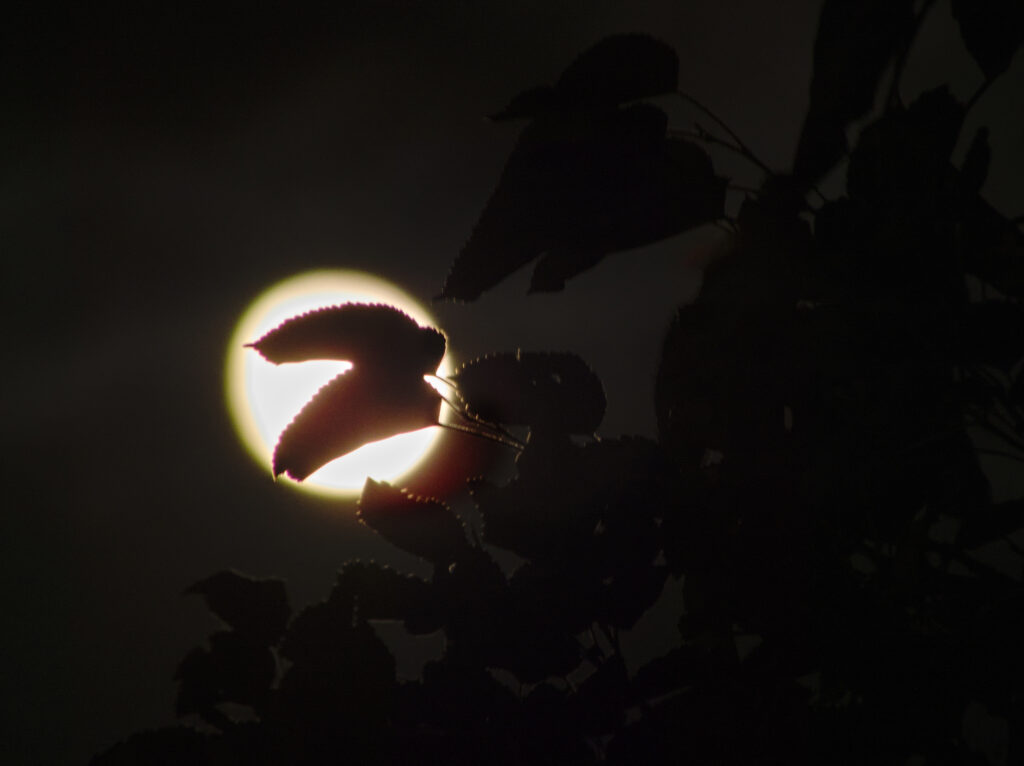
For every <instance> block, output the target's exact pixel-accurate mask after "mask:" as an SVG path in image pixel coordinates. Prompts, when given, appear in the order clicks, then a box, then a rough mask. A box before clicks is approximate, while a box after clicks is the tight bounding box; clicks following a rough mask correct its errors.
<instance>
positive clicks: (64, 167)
mask: <svg viewBox="0 0 1024 766" xmlns="http://www.w3.org/2000/svg"><path fill="white" fill-rule="evenodd" d="M150 5H151V6H152V7H149V6H150ZM819 5H820V3H819V2H816V1H815V0H786V1H785V2H777V3H764V2H754V1H753V0H720V1H718V2H704V1H703V0H695V1H694V2H638V3H620V2H611V0H599V1H595V0H586V1H584V0H571V1H569V2H558V3H551V2H542V1H541V0H528V1H527V2H511V0H508V1H507V2H500V1H497V0H488V1H487V2H468V0H444V1H443V2H418V1H416V0H387V1H385V0H380V1H379V2H369V0H359V2H350V3H338V4H334V3H325V4H323V5H322V6H319V7H317V8H316V9H314V10H312V11H310V12H309V13H308V14H306V15H299V14H296V13H289V14H288V15H287V16H281V15H279V14H278V13H277V12H273V11H270V10H260V9H254V8H252V7H247V6H242V5H240V6H239V10H238V11H237V12H228V11H222V10H213V9H207V10H198V11H197V10H192V9H191V8H190V9H188V10H186V9H185V7H184V6H181V7H176V6H175V4H155V3H154V4H132V5H127V4H126V5H125V8H124V9H122V10H120V11H109V12H108V11H104V12H96V11H95V10H93V9H90V10H85V9H79V10H77V11H75V12H74V13H76V14H78V15H77V16H75V15H69V16H57V15H56V14H54V15H45V14H43V13H42V12H40V11H37V10H34V9H32V10H30V9H26V10H24V11H23V12H21V13H15V14H14V17H13V19H11V20H7V21H5V24H4V29H3V31H2V32H0V36H2V37H3V48H2V50H0V56H2V57H3V59H2V62H0V63H2V67H0V83H2V86H0V87H2V88H3V92H4V96H3V100H2V104H0V109H2V110H3V119H2V120H0V141H2V155H0V156H2V162H0V232H2V234H0V247H2V253H3V254H2V263H3V276H2V279H0V290H2V307H3V308H2V311H3V313H4V322H5V333H4V341H5V343H4V346H5V348H4V358H5V359H6V363H5V364H4V374H3V378H2V379H3V383H2V385H3V395H2V397H0V407H2V408H3V423H4V426H3V433H4V435H5V438H4V446H3V457H2V463H0V471H2V474H3V497H4V500H3V507H4V513H3V528H2V534H0V545H2V546H3V547H2V554H0V562H2V564H0V566H2V587H3V612H4V615H5V616H4V627H3V631H2V640H3V644H2V647H3V656H4V663H3V669H2V671H0V679H2V680H0V683H2V686H3V688H2V692H3V706H4V707H3V711H2V713H0V726H2V727H3V731H2V732H0V760H2V761H3V762H4V763H12V764H17V763H27V764H28V763H63V762H67V763H82V762H84V761H85V760H87V759H88V757H89V756H90V755H92V754H94V753H95V752H97V751H98V750H99V749H102V748H105V747H107V746H109V745H111V744H113V743H114V742H115V741H117V740H118V739H121V738H123V737H125V736H127V735H128V734H130V733H132V732H134V731H137V730H139V729H142V728H147V727H154V726H160V725H166V724H169V723H171V722H172V720H173V697H174V684H173V681H172V675H173V672H174V668H175V666H176V664H177V662H178V661H179V660H180V659H181V657H182V656H183V655H184V654H185V653H186V651H187V650H188V649H189V648H190V647H192V646H194V645H196V644H197V643H199V642H201V641H202V640H203V639H204V637H205V635H206V634H207V633H209V632H210V630H211V629H212V628H213V626H214V625H215V620H214V618H213V617H212V616H209V615H208V614H207V612H206V610H205V609H204V607H203V605H202V604H201V602H200V601H199V600H198V599H194V598H183V597H182V596H181V595H180V594H181V591H182V590H183V589H184V588H185V587H186V586H188V585H189V584H191V583H192V582H194V581H196V580H198V579H200V578H202V577H204V576H206V575H209V574H211V573H213V572H215V571H217V570H220V569H223V568H226V567H233V568H236V569H238V570H240V571H242V572H245V573H248V574H251V575H253V576H259V577H266V576H281V577H284V578H286V579H287V581H288V584H289V591H290V596H291V599H292V603H293V605H294V606H302V605H304V604H307V603H310V602H312V601H315V600H317V599H320V598H322V597H324V596H325V595H326V594H327V592H328V591H329V589H330V587H331V584H332V582H333V579H334V572H335V571H336V570H337V569H338V567H340V565H341V564H342V563H343V562H344V561H346V560H347V559H349V558H353V557H363V558H370V557H373V558H376V559H377V560H379V561H384V562H387V563H390V564H393V565H396V566H400V567H404V568H408V569H414V568H415V567H417V566H419V565H418V564H417V562H416V561H415V560H414V559H412V558H411V557H410V556H406V555H405V554H402V553H400V552H397V551H394V550H393V549H391V548H390V547H389V546H387V545H386V544H384V543H381V542H379V541H378V540H376V539H375V536H374V535H373V534H372V533H371V532H369V531H368V530H367V529H365V528H362V527H361V526H360V525H359V524H358V523H357V522H356V521H355V519H354V503H353V502H344V501H337V500H328V499H324V498H318V497H314V496H311V495H307V494H301V493H298V492H295V491H292V490H290V489H288V488H287V487H283V486H280V485H275V484H274V483H273V481H272V480H271V476H270V469H269V466H266V467H260V466H258V465H256V464H255V463H254V462H253V461H252V460H251V459H250V458H249V456H248V455H247V454H246V453H245V451H244V450H243V448H242V446H241V444H240V443H239V441H238V440H237V438H236V436H235V433H234V431H233V429H232V427H231V424H230V422H229V420H228V415H227V411H226V408H225V404H224V398H223V393H222V392H223V382H222V369H223V363H224V357H225V353H226V351H227V343H228V340H229V337H230V334H231V331H232V329H233V326H234V323H235V322H236V321H237V319H238V318H239V316H240V315H241V313H242V311H243V310H244V309H245V307H246V305H247V303H248V302H249V301H251V300H252V299H253V298H255V297H256V296H257V295H258V294H259V293H260V292H262V291H263V290H264V289H266V288H267V287H269V286H270V285H272V284H273V283H275V282H277V281H278V280H280V279H283V278H285V277H288V276H290V275H293V274H297V273H300V272H304V271H307V270H310V269H316V268H329V267H338V268H349V269H358V270H365V271H368V272H371V273H373V274H376V275H378V276H381V277H383V278H385V279H388V280H390V281H392V282H394V283H395V284H397V285H398V286H399V287H401V288H402V289H404V290H406V291H407V292H409V293H410V294H412V295H414V296H416V297H417V298H419V299H420V300H421V301H422V302H424V303H426V302H428V301H429V299H430V297H431V296H432V295H435V294H437V293H438V291H439V289H440V286H441V283H442V281H443V278H444V275H445V274H446V272H447V270H448V267H449V265H450V263H451V261H452V260H453V258H454V257H455V255H456V254H457V253H458V251H459V249H460V247H461V246H462V243H463V242H464V241H465V239H466V238H467V237H468V235H469V232H470V231H471V228H472V225H473V223H474V221H475V220H476V217H477V216H478V214H479V212H480V210H481V209H482V207H483V205H484V203H485V202H486V200H487V197H488V195H489V194H490V192H491V190H492V189H493V187H494V184H495V182H496V181H497V179H498V176H499V174H500V171H501V168H502V165H503V163H504V161H505V158H506V156H507V154H508V152H509V150H510V149H511V147H512V145H513V143H514V141H515V138H516V135H517V132H518V130H519V125H517V124H515V123H511V124H509V123H504V124H491V123H488V122H487V121H486V120H485V119H484V118H483V116H484V115H486V114H488V113H492V112H495V111H497V110H498V109H500V108H501V107H502V106H503V105H504V104H505V103H506V101H507V100H508V99H509V98H510V97H511V96H512V95H514V94H515V93H517V92H519V91H520V90H523V89H524V88H527V87H530V86H532V85H538V84H542V83H550V82H552V81H554V79H555V78H556V77H557V75H558V73H559V72H560V71H561V69H562V68H564V67H565V66H566V65H567V64H568V63H569V62H570V61H571V60H572V59H573V58H574V56H575V55H576V54H577V53H579V52H580V51H582V50H583V49H585V48H586V47H588V46H589V45H591V44H593V43H594V42H596V41H597V40H599V39H601V38H602V37H604V36H606V35H608V34H611V33H616V32H647V33H649V34H652V35H655V36H656V37H659V38H661V39H663V40H665V41H666V42H668V43H669V44H671V45H673V46H674V47H675V48H676V50H677V51H678V53H679V57H680V83H681V87H682V88H683V89H684V90H686V91H688V92H689V93H691V94H692V95H693V96H695V97H697V98H698V99H700V100H701V101H703V102H705V103H707V104H708V105H709V106H711V107H712V108H713V109H715V110H716V111H717V112H718V113H719V114H720V115H721V116H722V117H723V118H724V119H725V120H726V121H727V122H728V123H729V124H730V125H731V127H732V128H733V129H734V130H735V131H736V132H737V133H739V134H740V135H741V136H742V137H743V138H744V140H745V141H746V142H747V143H748V144H749V145H750V146H751V148H752V149H753V150H754V151H755V152H756V153H757V154H758V155H759V156H760V157H761V158H762V159H763V160H765V161H766V162H767V163H768V164H769V165H770V166H772V167H777V168H780V169H783V168H785V167H787V166H788V165H789V163H790V162H791V159H792V154H793V150H794V148H795V146H796V141H797V138H798V135H799V128H800V124H801V121H802V118H803V114H804V110H805V108H806V103H807V87H808V83H809V78H810V61H811V48H812V45H813V41H814V31H815V24H816V21H817V11H818V7H819ZM947 6H948V3H940V4H939V7H937V8H936V9H935V11H934V12H933V14H932V17H931V20H930V22H929V24H928V26H927V27H926V28H925V30H924V31H923V33H922V36H921V40H920V45H919V46H918V48H917V53H916V55H915V56H914V57H913V58H912V59H911V61H910V62H909V66H908V69H907V74H906V78H905V83H906V91H907V95H913V94H914V93H916V92H919V91H920V90H922V89H924V88H927V87H933V86H935V85H937V84H940V83H942V82H946V81H950V82H951V83H952V86H953V89H954V93H955V94H957V95H958V96H960V97H961V98H966V97H968V96H969V95H970V94H971V93H972V92H973V90H974V89H975V88H976V87H977V86H978V84H979V83H980V82H981V79H982V77H981V73H980V72H979V71H978V70H977V69H976V67H975V66H974V64H973V62H971V61H970V59H969V58H968V57H967V55H966V53H965V52H964V51H963V49H962V47H961V44H960V41H959V37H958V34H957V30H956V28H955V26H954V25H953V24H952V22H951V21H950V19H949V10H948V7H947ZM8 22H12V23H8ZM1021 58H1022V57H1021V56H1018V58H1017V59H1016V63H1015V65H1014V67H1013V68H1012V69H1011V71H1010V72H1009V73H1008V74H1007V75H1006V76H1004V77H1003V78H1002V79H1001V80H1000V81H999V82H998V83H997V85H996V86H994V87H993V88H992V89H991V91H990V92H989V93H987V94H986V96H985V98H984V100H983V101H982V102H981V103H980V104H979V105H978V107H977V108H976V109H975V110H974V111H973V112H972V114H971V117H970V119H969V123H968V125H967V127H966V128H965V130H964V132H963V135H964V136H966V137H967V138H968V140H969V137H970V136H971V135H972V134H973V128H972V125H978V124H989V125H990V126H991V130H992V134H991V143H992V146H993V156H994V158H995V163H994V164H993V167H992V169H991V172H990V174H989V179H988V182H987V185H986V187H985V190H984V193H985V195H986V196H987V197H988V198H989V199H990V201H991V202H992V203H993V204H994V205H995V206H996V207H997V208H998V209H1000V210H1001V211H1003V212H1004V213H1007V214H1010V215H1019V214H1021V213H1024V189H1022V185H1021V184H1020V183H1019V182H1018V181H1017V179H1018V178H1019V177H1020V174H1021V173H1022V172H1024V168H1022V164H1024V163H1022V155H1024V119H1022V117H1024V103H1022V102H1024V97H1022V96H1021V94H1024V62H1022V60H1021ZM663 106H664V107H665V108H666V109H667V110H668V111H669V113H670V115H671V117H672V122H673V125H676V126H678V127H688V126H689V124H690V121H691V120H692V119H693V117H694V116H695V115H694V113H693V112H692V110H691V111H687V110H686V109H685V108H684V107H683V106H682V105H681V104H680V103H678V102H676V101H672V100H666V101H664V103H663ZM964 148H965V147H961V148H960V151H961V152H962V151H963V149H964ZM715 156H716V166H717V167H718V168H719V172H722V173H724V174H725V175H730V176H732V177H733V178H734V179H735V180H736V182H737V183H740V184H745V185H750V186H756V185H757V183H758V180H759V178H758V175H757V174H756V172H754V171H753V170H752V169H751V168H749V167H748V166H745V165H744V164H742V163H740V162H737V161H736V160H735V159H733V158H729V157H726V156H722V155H715ZM840 182H841V179H832V181H831V184H832V186H831V187H829V184H826V187H825V188H826V191H827V190H828V188H832V189H837V188H838V187H837V186H836V184H837V183H840ZM729 199H730V204H738V202H739V201H740V195H730V198H729ZM717 238H718V235H717V233H716V232H715V230H714V229H710V228H709V229H707V230H699V231H696V232H692V233H690V234H688V235H684V236H683V237H679V238H676V239H673V240H669V241H667V242H663V243H661V244H660V245H658V246H656V247H651V248H647V249H644V250H640V251H631V252H627V253H622V254H618V255H614V256H612V257H610V258H608V259H607V260H606V261H605V262H604V263H602V264H601V265H600V266H599V267H597V268H596V269H594V270H593V271H590V272H587V273H586V274H585V275H583V276H581V277H579V278H577V279H575V280H573V281H572V282H570V283H569V286H568V288H567V290H566V291H565V293H564V294H560V295H553V296H552V295H532V296H527V295H526V286H527V282H528V275H527V274H526V273H520V274H517V275H516V276H515V277H513V278H512V279H510V280H508V281H507V282H505V283H503V284H502V285H501V286H499V287H498V288H497V289H495V290H493V291H491V292H489V293H487V294H485V295H484V297H483V298H481V299H480V300H479V301H477V302H476V303H474V304H468V305H441V306H434V307H432V308H431V310H432V311H433V313H434V315H435V316H436V317H437V319H438V321H439V323H440V325H441V326H442V327H443V329H444V330H445V331H446V332H447V334H448V336H449V339H450V345H451V347H452V349H453V350H454V352H455V354H456V355H457V357H458V358H459V359H461V360H467V359H471V358H473V357H474V356H476V355H479V354H482V353H485V352H488V351H503V350H511V349H515V348H517V347H522V348H524V349H531V350H552V351H555V350H558V351H561V350H567V351H573V352H576V353H578V354H579V355H581V356H582V357H583V358H584V359H585V360H587V361H588V362H589V363H590V364H591V365H592V366H593V367H594V369H595V370H596V371H597V373H598V374H599V375H600V376H601V378H602V380H603V382H604V385H605V388H606V392H607V396H608V401H609V405H608V414H607V416H606V419H605V422H604V426H603V428H602V433H603V434H604V435H608V436H612V435H617V434H625V433H639V434H644V435H648V436H652V435H653V434H654V410H653V404H652V399H651V397H652V392H653V381H654V372H655V369H656V365H657V361H658V351H659V346H660V342H661V337H662V331H663V328H664V327H665V326H666V325H667V323H668V320H669V318H670V316H671V313H672V311H673V309H674V308H675V307H676V306H677V305H679V304H680V303H683V302H686V301H688V300H690V299H692V298H693V296H694V295H695V294H696V291H697V290H698V289H699V284H700V267H701V265H702V263H704V262H705V261H706V260H707V259H708V258H709V257H711V256H712V254H713V251H714V248H715V243H716V241H717Z"/></svg>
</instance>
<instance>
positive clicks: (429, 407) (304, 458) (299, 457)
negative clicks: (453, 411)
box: [273, 368, 441, 481]
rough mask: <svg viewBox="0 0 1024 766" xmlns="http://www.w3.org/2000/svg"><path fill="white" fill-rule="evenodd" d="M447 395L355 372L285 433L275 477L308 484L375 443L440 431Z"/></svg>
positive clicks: (418, 383)
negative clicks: (311, 477) (431, 428)
mask: <svg viewBox="0 0 1024 766" xmlns="http://www.w3.org/2000/svg"><path fill="white" fill-rule="evenodd" d="M440 409H441V395H440V394H438V392H437V391H436V390H435V389H434V388H432V387H431V386H430V384H428V383H427V382H426V381H425V380H423V379H422V378H420V377H416V376H413V377H411V378H405V377H396V376H393V375H391V374H389V373H388V372H387V371H385V372H380V373H378V372H375V371H372V370H365V369H361V368H355V369H352V370H349V371H347V372H343V373H342V374H341V375H338V376H337V377H335V378H334V379H332V380H331V381H330V382H329V383H327V384H326V385H325V386H324V387H323V388H321V389H320V390H319V391H318V392H317V393H316V395H315V396H314V397H313V398H312V399H310V400H309V402H308V403H307V404H306V406H305V407H303V408H302V410H301V411H300V412H299V414H298V415H296V416H295V418H294V419H293V420H292V422H291V423H289V424H288V426H287V427H286V428H285V429H284V431H282V432H281V436H280V438H279V439H278V442H277V446H276V447H275V448H274V458H273V468H274V475H275V476H277V475H279V474H282V473H286V474H288V475H289V476H291V477H292V478H293V479H296V480H298V481H302V480H303V479H305V478H306V477H307V476H309V475H310V474H311V473H313V472H314V471H316V470H317V469H318V468H320V467H322V466H323V465H325V464H327V463H329V462H330V461H332V460H334V459H335V458H338V457H341V456H342V455H346V454H348V453H349V452H352V451H353V450H356V449H358V448H359V447H362V446H363V445H364V444H367V443H369V442H372V441H377V440H379V439H387V438H390V437H392V436H395V435H396V434H400V433H406V432H407V431H417V430H419V429H421V428H427V427H428V426H433V425H437V422H438V421H437V417H438V414H439V412H440Z"/></svg>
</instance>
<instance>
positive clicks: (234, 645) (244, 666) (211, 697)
mask: <svg viewBox="0 0 1024 766" xmlns="http://www.w3.org/2000/svg"><path fill="white" fill-rule="evenodd" d="M276 671H277V663H276V662H275V660H274V655H273V654H272V653H271V651H270V649H269V648H268V647H267V646H265V645H260V644H258V643H254V642H253V641H251V640H250V639H248V638H247V637H246V636H244V635H242V634H240V633H238V632H236V631H230V632H220V633H214V634H213V635H212V636H210V648H209V649H205V648H203V647H197V648H195V649H193V650H192V651H191V652H190V653H189V654H188V655H186V657H185V659H183V660H182V661H181V664H180V665H179V666H178V671H177V673H176V674H175V678H176V679H177V680H178V682H179V685H178V698H177V703H176V711H177V713H178V715H187V714H189V713H198V714H200V715H202V716H203V717H204V718H206V719H207V720H208V721H209V722H210V723H212V724H214V725H219V726H221V727H223V726H224V725H225V722H226V720H227V719H226V717H225V716H224V714H223V713H220V712H219V711H217V710H216V707H215V706H216V705H217V704H218V703H221V702H234V703H239V704H243V705H259V704H260V703H261V702H262V701H263V699H264V697H265V695H266V694H267V693H268V691H269V689H270V684H271V682H272V681H273V680H274V675H275V673H276Z"/></svg>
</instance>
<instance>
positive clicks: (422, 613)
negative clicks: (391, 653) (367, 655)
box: [331, 561, 441, 634]
mask: <svg viewBox="0 0 1024 766" xmlns="http://www.w3.org/2000/svg"><path fill="white" fill-rule="evenodd" d="M331 599H332V600H334V599H337V600H340V601H348V602H351V603H352V604H353V608H354V610H355V612H357V613H358V615H359V617H360V619H364V620H403V621H404V622H405V625H406V628H407V629H408V630H409V632H410V633H414V634H415V633H430V632H433V631H435V630H437V629H439V628H440V627H441V622H440V621H439V620H438V619H437V616H436V615H437V609H436V608H435V604H434V601H435V599H434V594H433V591H432V589H431V587H430V584H429V583H428V582H427V581H426V580H423V579H421V578H419V577H416V576H415V575H408V574H402V573H401V572H398V571H396V570H394V569H392V568H390V567H386V566H381V565H380V564H376V563H374V562H372V561H371V562H368V563H367V562H362V561H350V562H348V563H347V564H345V566H344V567H342V569H341V571H340V572H339V573H338V579H337V582H336V583H335V586H334V591H333V592H332V594H331Z"/></svg>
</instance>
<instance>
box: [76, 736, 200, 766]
mask: <svg viewBox="0 0 1024 766" xmlns="http://www.w3.org/2000/svg"><path fill="white" fill-rule="evenodd" d="M216 739H217V738H216V737H215V735H213V734H211V733H208V732H200V731H197V730H196V729H195V728H194V727H192V726H173V727H167V728H164V729H150V730H148V731H140V732H138V733H137V734H132V735H131V736H130V737H128V739H126V740H125V741H123V742H118V743H117V744H116V745H114V746H113V747H111V748H109V749H107V750H105V751H103V752H102V753H100V754H99V755H97V756H96V757H94V758H93V759H92V760H90V761H89V766H147V765H151V766H166V765H167V764H179V763H188V764H196V766H203V765H204V764H207V763H213V760H212V751H213V750H214V748H212V747H211V743H213V742H214V741H216Z"/></svg>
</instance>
